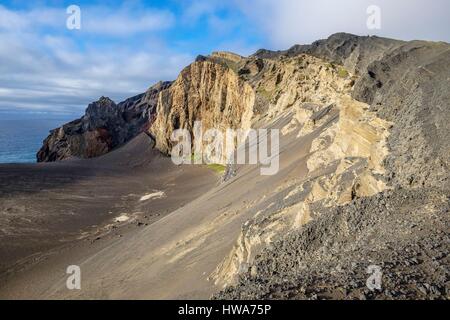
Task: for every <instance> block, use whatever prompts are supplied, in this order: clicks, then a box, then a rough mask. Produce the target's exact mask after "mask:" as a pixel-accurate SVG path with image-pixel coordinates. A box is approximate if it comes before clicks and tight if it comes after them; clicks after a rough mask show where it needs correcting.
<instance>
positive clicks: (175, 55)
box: [0, 0, 450, 117]
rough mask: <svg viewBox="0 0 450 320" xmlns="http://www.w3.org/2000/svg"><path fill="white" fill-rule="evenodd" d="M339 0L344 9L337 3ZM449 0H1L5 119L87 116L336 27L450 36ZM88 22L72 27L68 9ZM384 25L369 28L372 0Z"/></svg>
mask: <svg viewBox="0 0 450 320" xmlns="http://www.w3.org/2000/svg"><path fill="white" fill-rule="evenodd" d="M337 3H339V6H337V5H336V4H337ZM449 3H450V2H449V1H447V0H427V1H425V0H396V1H389V0H378V1H377V0H341V1H339V2H338V1H335V0H313V1H309V0H278V1H275V0H273V1H270V0H229V1H224V0H222V1H218V0H193V1H187V0H184V1H183V0H168V1H161V0H155V1H107V2H106V1H77V0H72V1H17V0H16V1H14V0H13V1H0V117H1V116H2V114H5V113H23V114H35V115H40V114H44V115H45V114H48V113H52V114H81V113H82V112H83V111H84V109H85V107H86V105H87V104H88V103H89V102H91V101H93V100H96V99H97V98H98V97H100V96H101V95H105V96H109V97H111V98H112V99H114V100H115V101H116V102H119V101H121V100H123V99H124V98H126V97H129V96H131V95H133V94H137V93H140V92H143V91H145V90H146V89H147V88H148V87H149V86H150V85H152V84H154V83H155V82H157V81H159V80H173V79H175V78H176V76H177V74H178V73H179V71H180V70H181V69H182V68H183V67H184V66H186V65H188V64H189V63H190V62H192V61H193V60H194V59H195V57H196V56H197V55H198V54H208V53H210V52H211V51H214V50H227V51H233V52H237V53H240V54H242V55H249V54H252V53H253V52H255V51H256V50H257V49H259V48H269V49H285V48H288V47H290V46H291V45H293V44H296V43H310V42H312V41H314V40H317V39H320V38H325V37H327V36H329V35H330V34H332V33H335V32H341V31H344V32H351V33H356V34H362V35H367V34H377V35H381V36H388V37H394V38H399V39H405V40H410V39H426V40H443V41H447V42H450V31H449V30H450V25H449V22H448V21H450V19H448V17H447V16H446V14H448V12H450V10H449V9H450V5H449ZM72 4H74V5H77V6H79V7H80V9H81V29H80V30H69V29H67V28H66V19H67V17H68V16H69V15H68V14H67V13H66V8H67V7H68V6H69V5H72ZM371 4H375V5H378V6H379V7H380V8H381V21H382V25H381V26H382V27H381V29H380V30H368V29H367V27H366V20H367V12H366V9H367V7H368V6H369V5H371Z"/></svg>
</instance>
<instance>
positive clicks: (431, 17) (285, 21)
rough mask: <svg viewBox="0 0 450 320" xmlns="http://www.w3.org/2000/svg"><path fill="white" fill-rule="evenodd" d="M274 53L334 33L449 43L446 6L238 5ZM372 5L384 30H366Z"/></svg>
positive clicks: (444, 1)
mask: <svg viewBox="0 0 450 320" xmlns="http://www.w3.org/2000/svg"><path fill="white" fill-rule="evenodd" d="M234 3H235V5H236V7H238V8H239V9H240V10H242V12H243V13H244V14H245V15H246V16H247V17H249V19H251V20H253V22H254V23H255V24H256V25H258V26H260V28H261V29H262V30H263V31H264V33H265V34H266V36H267V39H268V41H269V43H270V45H271V46H272V48H274V49H283V48H287V47H289V46H291V45H293V44H296V43H310V42H312V41H314V40H317V39H321V38H326V37H328V36H329V35H331V34H333V33H336V32H349V33H355V34H359V35H367V34H378V35H381V36H387V37H393V38H399V39H405V40H411V39H417V38H421V39H425V40H444V41H449V40H450V25H449V19H448V12H450V2H449V1H448V0H432V1H428V0H395V1H392V0H339V1H336V0H314V1H309V0H278V1H271V0H255V1H252V2H249V1H245V0H234ZM369 5H377V6H379V7H380V8H381V19H382V27H381V30H375V32H374V30H368V29H367V27H366V20H367V17H368V15H367V13H366V9H367V7H368V6H369Z"/></svg>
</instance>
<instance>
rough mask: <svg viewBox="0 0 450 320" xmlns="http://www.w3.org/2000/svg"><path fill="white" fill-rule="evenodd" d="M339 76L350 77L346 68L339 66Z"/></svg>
mask: <svg viewBox="0 0 450 320" xmlns="http://www.w3.org/2000/svg"><path fill="white" fill-rule="evenodd" d="M338 76H339V77H341V78H347V77H348V71H347V70H345V69H344V68H339V70H338Z"/></svg>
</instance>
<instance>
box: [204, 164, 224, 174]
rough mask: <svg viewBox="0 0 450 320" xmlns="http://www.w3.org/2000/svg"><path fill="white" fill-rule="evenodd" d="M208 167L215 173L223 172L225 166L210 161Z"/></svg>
mask: <svg viewBox="0 0 450 320" xmlns="http://www.w3.org/2000/svg"><path fill="white" fill-rule="evenodd" d="M208 168H210V169H211V170H213V171H214V172H216V173H217V174H223V173H224V172H225V169H226V167H225V166H224V165H222V164H218V163H212V164H208Z"/></svg>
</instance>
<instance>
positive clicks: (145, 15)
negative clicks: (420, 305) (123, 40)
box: [81, 7, 175, 36]
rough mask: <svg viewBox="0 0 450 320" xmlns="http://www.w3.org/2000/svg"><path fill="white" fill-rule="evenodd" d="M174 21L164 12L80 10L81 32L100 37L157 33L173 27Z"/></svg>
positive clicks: (173, 18) (88, 8)
mask: <svg viewBox="0 0 450 320" xmlns="http://www.w3.org/2000/svg"><path fill="white" fill-rule="evenodd" d="M174 21H175V17H174V15H173V14H172V13H171V12H169V11H164V10H152V11H145V12H140V11H136V10H132V9H129V8H122V9H121V10H119V11H117V10H111V9H108V8H105V7H87V8H84V7H82V8H81V30H82V31H83V32H89V33H95V34H102V35H110V36H129V35H133V34H136V33H142V32H152V31H158V30H163V29H167V28H169V27H171V26H173V24H174Z"/></svg>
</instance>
